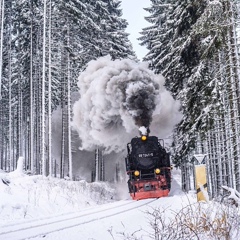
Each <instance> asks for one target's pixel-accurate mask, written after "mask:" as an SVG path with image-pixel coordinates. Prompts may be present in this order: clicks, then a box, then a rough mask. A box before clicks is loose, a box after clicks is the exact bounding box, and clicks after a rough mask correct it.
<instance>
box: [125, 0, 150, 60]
mask: <svg viewBox="0 0 240 240" xmlns="http://www.w3.org/2000/svg"><path fill="white" fill-rule="evenodd" d="M150 6H151V1H150V0H122V4H121V8H122V10H123V18H125V19H126V20H127V21H128V23H129V25H128V27H127V33H129V34H130V36H129V40H130V41H131V42H132V44H133V50H134V51H135V52H136V54H137V56H138V58H139V59H140V60H142V58H143V57H144V56H145V54H146V53H147V49H146V48H145V47H143V46H140V45H139V43H138V40H137V38H138V37H140V36H141V35H140V34H139V32H141V30H142V28H144V27H146V26H148V25H149V23H148V22H147V21H146V20H145V19H144V17H146V16H148V15H149V13H148V12H146V11H145V10H144V9H143V8H144V7H150Z"/></svg>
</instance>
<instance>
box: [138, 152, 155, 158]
mask: <svg viewBox="0 0 240 240" xmlns="http://www.w3.org/2000/svg"><path fill="white" fill-rule="evenodd" d="M153 156H154V154H153V153H139V154H138V157H139V158H147V157H153Z"/></svg>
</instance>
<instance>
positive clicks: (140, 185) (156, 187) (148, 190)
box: [129, 177, 170, 200]
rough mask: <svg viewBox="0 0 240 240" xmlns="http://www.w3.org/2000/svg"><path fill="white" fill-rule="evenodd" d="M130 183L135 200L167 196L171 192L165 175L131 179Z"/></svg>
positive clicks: (131, 193)
mask: <svg viewBox="0 0 240 240" xmlns="http://www.w3.org/2000/svg"><path fill="white" fill-rule="evenodd" d="M129 184H130V186H129V188H130V195H131V197H132V199H133V200H141V199H147V198H160V197H166V196H168V194H169V192H170V189H169V188H168V187H167V182H166V178H165V177H160V178H158V179H155V180H153V179H151V180H137V181H130V182H129Z"/></svg>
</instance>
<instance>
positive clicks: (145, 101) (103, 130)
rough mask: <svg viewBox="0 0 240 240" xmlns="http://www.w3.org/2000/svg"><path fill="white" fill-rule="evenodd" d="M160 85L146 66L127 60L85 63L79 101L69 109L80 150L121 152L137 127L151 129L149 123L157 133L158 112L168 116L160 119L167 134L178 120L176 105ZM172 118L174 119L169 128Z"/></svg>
mask: <svg viewBox="0 0 240 240" xmlns="http://www.w3.org/2000/svg"><path fill="white" fill-rule="evenodd" d="M163 84H164V79H163V77H162V76H160V75H156V74H154V73H153V72H152V71H150V70H149V69H148V65H147V63H136V62H134V61H132V60H129V59H124V60H115V61H112V60H111V59H110V57H102V58H100V59H98V60H96V61H91V62H89V64H88V67H87V68H86V70H85V71H84V72H83V73H81V75H80V77H79V82H78V87H79V89H80V99H79V101H77V102H76V103H75V104H74V109H73V111H74V117H73V124H74V126H75V128H76V130H77V131H78V133H79V136H80V138H81V140H82V146H81V149H85V150H92V149H93V148H95V147H96V146H102V147H104V148H105V152H111V151H115V152H118V151H121V150H122V149H125V146H126V143H127V142H128V141H129V140H130V139H131V138H132V137H134V136H136V135H138V129H139V127H141V126H144V127H150V128H152V127H151V126H150V125H151V123H152V124H153V126H155V127H156V128H157V131H156V134H158V133H159V129H158V128H160V127H161V124H162V123H160V122H158V123H156V121H155V120H157V121H161V118H162V116H160V115H161V113H160V112H161V111H163V112H164V111H165V112H166V113H168V114H169V116H164V117H163V118H162V119H163V120H164V122H163V124H165V128H166V127H167V128H168V131H167V132H168V134H169V132H170V131H169V130H170V129H171V130H172V127H173V126H174V125H175V124H176V122H178V121H179V116H178V117H177V115H179V114H178V108H179V103H177V102H175V101H174V100H173V98H172V97H171V95H170V94H169V93H168V92H167V91H166V90H165V88H164V87H163ZM162 95H163V96H164V95H165V96H166V97H167V99H168V102H167V104H168V106H163V105H162V104H161V102H164V101H162V99H161V96H162ZM169 107H170V108H171V110H172V111H171V113H170V112H169V111H168V110H167V109H169ZM166 108H167V109H166ZM164 109H165V110H164ZM172 117H174V118H175V120H172V123H171V124H170V125H171V126H169V124H168V123H169V122H171V121H169V118H172ZM165 121H167V122H168V123H166V122H165ZM152 130H153V129H151V132H152ZM165 130H166V129H165Z"/></svg>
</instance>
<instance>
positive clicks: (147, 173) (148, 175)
mask: <svg viewBox="0 0 240 240" xmlns="http://www.w3.org/2000/svg"><path fill="white" fill-rule="evenodd" d="M127 151H128V155H127V157H126V159H125V163H126V171H127V174H128V178H129V179H128V188H129V193H130V195H131V197H132V199H134V200H140V199H146V198H159V197H163V196H168V194H169V192H170V189H171V165H170V155H169V153H167V152H166V150H165V148H164V141H163V140H162V139H158V138H157V137H156V136H148V135H142V136H141V137H135V138H133V139H132V140H131V142H130V143H128V144H127Z"/></svg>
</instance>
